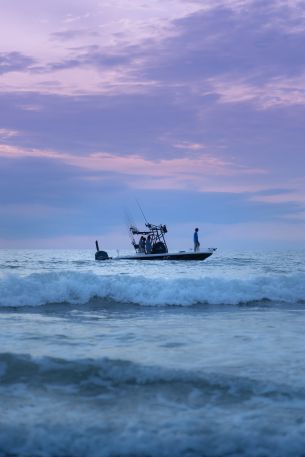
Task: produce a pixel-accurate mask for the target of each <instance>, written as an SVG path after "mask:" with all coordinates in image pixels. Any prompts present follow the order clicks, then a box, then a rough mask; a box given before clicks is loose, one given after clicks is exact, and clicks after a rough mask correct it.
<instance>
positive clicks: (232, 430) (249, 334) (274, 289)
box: [0, 250, 305, 457]
mask: <svg viewBox="0 0 305 457" xmlns="http://www.w3.org/2000/svg"><path fill="white" fill-rule="evenodd" d="M112 254H114V255H115V253H112ZM304 261H305V251H302V252H293V251H282V252H268V253H266V252H264V251H262V252H226V253H223V252H219V251H216V253H215V254H214V255H213V256H212V257H210V258H209V259H207V260H205V261H204V262H143V263H142V262H132V261H127V260H126V261H114V260H112V261H108V262H95V260H94V252H92V251H89V250H88V251H84V250H82V251H77V250H69V251H63V250H61V251H55V250H52V251H51V250H41V251H40V250H35V251H34V250H33V251H26V250H23V251H14V250H7V251H6V250H2V251H0V329H1V331H0V457H4V456H5V457H8V456H10V457H17V456H24V457H121V456H124V457H153V456H154V457H165V456H166V457H167V456H168V457H175V456H177V457H178V456H185V457H197V456H198V457H210V456H211V457H212V456H213V457H224V456H226V457H228V456H255V457H266V456H276V457H281V456H283V457H284V456H285V457H286V456H293V457H297V456H300V457H301V456H304V455H305V355H304V352H305V262H304Z"/></svg>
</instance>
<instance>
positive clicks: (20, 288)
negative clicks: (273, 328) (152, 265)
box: [0, 272, 305, 307]
mask: <svg viewBox="0 0 305 457" xmlns="http://www.w3.org/2000/svg"><path fill="white" fill-rule="evenodd" d="M94 298H99V299H102V300H104V301H107V300H112V301H115V302H117V303H132V304H139V305H151V306H154V305H155V306H158V305H179V306H191V305H196V304H212V305H220V304H227V305H236V304H242V303H252V302H259V301H263V300H268V301H270V302H282V303H295V302H299V303H300V302H301V303H302V302H303V303H304V300H305V275H304V273H296V274H291V275H289V276H288V275H285V276H284V275H282V276H279V275H278V276H268V277H255V278H249V279H229V278H214V277H203V278H200V279H198V278H194V279H191V278H183V277H182V278H175V279H171V278H146V277H144V276H122V275H112V276H110V275H109V276H99V275H96V274H94V273H82V272H52V273H33V274H30V275H28V276H20V275H18V274H13V273H10V274H7V275H5V276H3V277H2V278H1V279H0V307H21V306H40V305H46V304H50V303H67V304H72V305H83V304H86V303H88V302H90V300H92V299H94Z"/></svg>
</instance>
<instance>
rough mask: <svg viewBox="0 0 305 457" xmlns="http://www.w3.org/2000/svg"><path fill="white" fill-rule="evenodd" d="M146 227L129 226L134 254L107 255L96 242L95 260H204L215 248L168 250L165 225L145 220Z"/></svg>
mask: <svg viewBox="0 0 305 457" xmlns="http://www.w3.org/2000/svg"><path fill="white" fill-rule="evenodd" d="M145 227H146V229H144V230H139V229H138V228H137V227H136V226H135V225H130V226H129V236H130V239H131V244H132V246H133V247H134V249H135V254H134V255H123V256H120V255H118V256H117V257H113V258H112V257H109V256H108V253H107V252H106V251H100V249H99V244H98V241H96V242H95V244H96V253H95V260H109V259H113V260H205V259H207V258H208V257H210V256H211V255H212V254H213V253H214V251H216V248H207V249H204V250H200V251H199V250H198V251H196V252H194V251H178V252H169V251H168V247H167V244H166V240H165V235H166V233H167V231H168V230H167V227H166V225H162V224H160V225H154V224H150V223H149V222H147V221H146V223H145Z"/></svg>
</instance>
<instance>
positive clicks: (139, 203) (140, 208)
mask: <svg viewBox="0 0 305 457" xmlns="http://www.w3.org/2000/svg"><path fill="white" fill-rule="evenodd" d="M135 200H136V202H137V205H138V207H139V209H140V211H141V213H142V216H143V217H144V220H145V222H146V224H148V221H147V219H146V217H145V214H144V213H143V210H142V208H141V205H140V203H139V201H138V200H137V199H135Z"/></svg>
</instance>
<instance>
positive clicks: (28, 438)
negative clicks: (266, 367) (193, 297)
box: [0, 354, 305, 457]
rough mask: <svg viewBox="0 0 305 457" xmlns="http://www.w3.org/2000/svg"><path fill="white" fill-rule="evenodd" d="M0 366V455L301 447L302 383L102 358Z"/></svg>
mask: <svg viewBox="0 0 305 457" xmlns="http://www.w3.org/2000/svg"><path fill="white" fill-rule="evenodd" d="M0 365H1V367H2V375H1V386H0V393H1V398H2V402H1V409H2V413H3V414H2V416H1V417H0V455H1V456H5V455H19V456H23V457H30V456H31V457H33V456H36V455H37V456H44V457H55V456H73V457H78V456H79V457H83V456H84V455H86V456H88V457H98V456H99V457H110V456H113V455H116V456H131V455H132V456H138V457H143V456H151V457H160V456H161V457H162V456H163V457H166V456H177V457H179V456H184V457H191V456H207V457H212V456H214V457H220V456H225V455H234V456H255V457H259V456H261V455H277V456H279V457H284V456H285V457H286V456H294V457H296V456H301V455H302V452H303V449H304V445H305V435H304V431H305V422H304V420H303V419H302V413H301V409H302V408H303V407H304V406H305V390H304V389H303V388H301V389H294V388H291V386H289V385H277V384H276V383H275V382H269V383H261V382H258V381H256V380H255V379H251V378H243V377H233V376H226V375H222V374H219V373H218V374H216V375H215V374H213V373H206V372H201V373H198V372H191V371H187V372H185V371H183V370H167V369H164V368H162V367H158V366H144V365H139V364H135V363H132V362H128V361H122V360H111V359H100V360H90V359H84V360H64V359H59V358H57V359H54V358H49V357H42V358H33V357H29V356H24V355H18V356H16V355H14V356H13V355H11V354H1V355H0ZM16 373H19V377H16ZM76 399H77V400H76ZM296 402H297V407H296ZM21 412H22V414H20V413H21Z"/></svg>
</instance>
